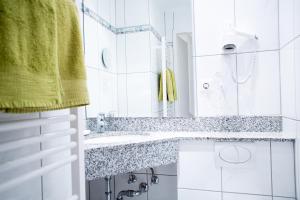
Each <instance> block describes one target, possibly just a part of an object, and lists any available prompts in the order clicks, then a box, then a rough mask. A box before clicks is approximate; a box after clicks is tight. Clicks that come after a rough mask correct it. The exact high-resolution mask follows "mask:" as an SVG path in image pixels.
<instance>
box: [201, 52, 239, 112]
mask: <svg viewBox="0 0 300 200" xmlns="http://www.w3.org/2000/svg"><path fill="white" fill-rule="evenodd" d="M235 60H236V59H235V56H234V55H226V56H221V55H218V56H206V57H197V58H196V77H197V81H196V82H197V96H198V97H197V99H198V101H197V103H198V105H197V107H198V116H221V115H237V114H238V110H237V107H238V106H237V98H238V97H237V84H236V83H235V82H234V80H233V78H232V77H233V76H234V77H235V76H236V62H235ZM233 74H234V75H233ZM206 83H208V84H209V88H208V89H204V85H205V84H206Z"/></svg>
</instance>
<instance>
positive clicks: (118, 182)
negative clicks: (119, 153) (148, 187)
mask: <svg viewBox="0 0 300 200" xmlns="http://www.w3.org/2000/svg"><path fill="white" fill-rule="evenodd" d="M128 175H129V174H122V175H118V176H115V196H116V197H117V195H118V193H119V192H120V191H122V190H136V189H138V188H139V184H140V183H142V182H145V183H148V182H147V181H148V179H147V174H136V178H137V181H136V182H135V183H133V184H128ZM147 196H148V194H147V193H143V194H142V195H141V196H137V197H135V198H134V200H147Z"/></svg>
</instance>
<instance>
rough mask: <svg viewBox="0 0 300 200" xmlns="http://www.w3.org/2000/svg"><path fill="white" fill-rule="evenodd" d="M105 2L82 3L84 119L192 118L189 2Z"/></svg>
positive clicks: (194, 96) (192, 85)
mask: <svg viewBox="0 0 300 200" xmlns="http://www.w3.org/2000/svg"><path fill="white" fill-rule="evenodd" d="M106 2H107V5H106V9H104V8H103V6H101V5H100V3H99V1H97V0H94V1H93V0H90V1H85V3H84V4H83V15H82V17H83V19H82V20H83V22H84V23H83V24H84V25H83V31H84V43H85V59H86V65H87V78H88V88H89V93H90V101H91V105H89V106H87V107H86V115H87V117H96V116H97V114H98V113H105V114H106V115H110V116H115V117H162V116H164V117H192V116H195V112H196V111H195V110H196V108H195V98H196V94H195V93H196V92H195V82H194V80H195V78H194V76H195V72H194V70H195V69H194V66H193V57H192V55H193V39H192V27H193V26H192V5H191V0H130V1H125V0H116V1H106ZM107 8H109V9H107Z"/></svg>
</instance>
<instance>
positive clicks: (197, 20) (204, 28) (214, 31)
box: [194, 0, 234, 56]
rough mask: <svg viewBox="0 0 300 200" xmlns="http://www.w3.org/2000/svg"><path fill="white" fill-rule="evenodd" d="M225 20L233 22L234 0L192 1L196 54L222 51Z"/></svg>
mask: <svg viewBox="0 0 300 200" xmlns="http://www.w3.org/2000/svg"><path fill="white" fill-rule="evenodd" d="M216 5H218V6H216ZM226 22H230V23H232V24H233V23H234V0H223V1H220V0H195V1H194V26H195V27H194V29H195V46H196V48H195V49H196V52H195V55H196V56H201V55H214V54H221V53H223V49H222V47H223V44H222V43H223V32H224V24H225V23H226Z"/></svg>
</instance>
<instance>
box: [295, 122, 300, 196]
mask: <svg viewBox="0 0 300 200" xmlns="http://www.w3.org/2000/svg"><path fill="white" fill-rule="evenodd" d="M295 167H296V171H295V172H296V196H297V197H299V195H300V176H299V174H300V121H297V137H296V140H295Z"/></svg>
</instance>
